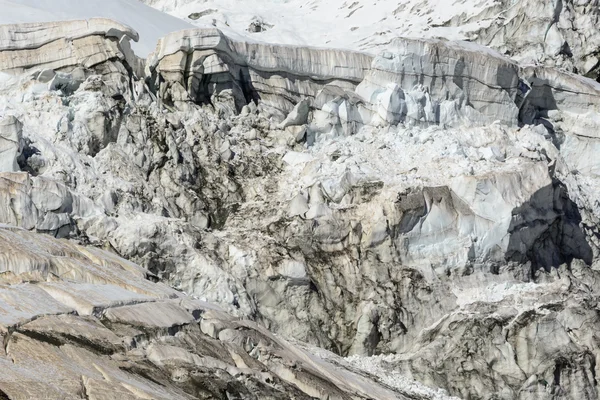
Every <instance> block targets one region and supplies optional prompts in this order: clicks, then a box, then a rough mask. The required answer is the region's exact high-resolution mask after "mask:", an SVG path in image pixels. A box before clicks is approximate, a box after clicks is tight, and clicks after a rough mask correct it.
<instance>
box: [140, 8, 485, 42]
mask: <svg viewBox="0 0 600 400" xmlns="http://www.w3.org/2000/svg"><path fill="white" fill-rule="evenodd" d="M141 1H143V2H144V3H146V4H148V5H151V6H153V7H155V8H157V9H159V10H162V11H165V12H167V13H170V14H172V15H175V16H177V17H180V18H185V19H187V20H188V21H190V22H192V23H195V24H196V25H198V26H205V25H207V24H209V25H210V24H214V25H215V26H216V27H218V28H220V29H222V30H224V31H225V32H227V33H228V34H231V33H232V32H235V33H237V34H238V35H240V36H245V37H247V38H252V39H253V40H261V41H265V42H269V43H282V44H298V45H306V46H319V47H323V46H327V47H337V48H348V49H356V50H365V51H369V52H377V51H378V50H379V49H381V48H382V47H385V45H386V44H388V43H389V42H390V40H391V39H392V38H395V37H398V36H399V35H404V36H411V37H419V38H423V37H445V38H448V39H463V38H466V37H467V32H468V31H469V30H473V29H475V28H477V27H478V26H480V25H481V23H474V24H473V26H464V27H462V28H446V27H440V26H437V25H441V24H443V23H444V22H446V20H447V19H449V18H451V17H452V16H457V15H464V17H465V18H468V17H471V16H474V15H477V14H478V13H479V12H481V11H482V10H484V9H485V8H486V7H489V6H490V5H492V4H494V2H495V1H494V0H476V1H447V0H431V1H427V2H424V1H423V0H402V1H385V0H376V1H372V0H330V1H319V0H311V1H308V2H307V1H303V0H284V1H281V0H279V1H278V0H259V1H252V3H251V5H249V4H248V2H247V1H243V0H207V1H206V0H141ZM194 14H196V15H194ZM190 16H191V18H190ZM196 18H197V19H196ZM252 23H257V24H258V25H261V24H262V29H265V30H264V31H262V32H251V31H249V30H248V28H249V27H250V25H251V24H252ZM251 30H252V29H251Z"/></svg>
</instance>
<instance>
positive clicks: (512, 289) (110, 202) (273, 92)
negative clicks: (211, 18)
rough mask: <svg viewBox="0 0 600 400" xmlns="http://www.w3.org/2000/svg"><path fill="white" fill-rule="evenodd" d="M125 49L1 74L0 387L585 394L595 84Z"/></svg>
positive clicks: (163, 48) (516, 70) (215, 37)
mask: <svg viewBox="0 0 600 400" xmlns="http://www.w3.org/2000/svg"><path fill="white" fill-rule="evenodd" d="M67 27H68V25H67ZM67 27H63V28H61V29H62V30H66V29H67ZM117 27H118V25H117ZM12 29H13V30H10V29H9V31H8V32H9V33H8V34H7V35H8V36H6V37H11V35H13V34H14V32H15V29H17V28H15V27H13V28H12ZM69 29H70V28H69ZM11 32H12V33H11ZM106 32H110V29H109V30H107V31H106ZM13 36H14V35H13ZM132 37H135V34H131V35H124V36H122V37H121V39H120V41H119V43H118V44H115V41H114V39H113V37H112V36H111V35H109V34H108V33H104V34H96V33H90V34H89V35H88V34H86V36H84V38H95V39H94V40H96V39H98V40H103V41H104V43H109V44H111V46H112V45H115V46H116V47H112V48H115V49H117V50H116V53H115V56H112V55H111V56H110V57H107V58H106V59H103V58H102V61H100V62H99V63H98V64H96V63H91V64H88V63H86V61H85V60H79V61H77V62H78V63H77V64H73V65H64V66H62V67H60V68H58V69H60V71H57V70H55V68H54V67H52V66H49V65H47V64H46V63H45V62H41V63H40V64H39V65H31V66H29V67H27V68H26V70H27V71H26V73H22V72H25V71H24V70H19V69H15V68H12V67H7V68H5V71H8V72H9V73H10V75H7V74H6V73H2V74H0V89H1V91H0V117H1V121H8V122H7V123H6V126H7V128H5V129H3V130H0V132H1V133H2V137H7V138H12V137H13V136H14V137H18V138H19V140H18V143H19V146H18V147H16V146H15V145H14V143H16V142H17V141H16V140H13V141H12V142H10V141H9V142H6V143H7V146H6V148H7V151H6V152H4V153H2V155H3V162H4V160H6V165H10V166H11V168H10V169H7V170H6V171H5V172H2V173H0V199H2V201H1V203H2V204H3V205H4V206H3V207H0V222H2V223H5V224H8V225H10V226H11V227H10V228H9V227H6V228H2V229H0V238H1V237H5V239H4V240H5V242H6V244H5V246H4V247H3V248H5V249H6V250H5V251H4V252H3V253H2V254H3V256H2V257H4V262H5V263H6V265H7V267H6V268H5V269H6V271H7V272H6V274H4V278H2V279H6V280H5V282H6V284H5V286H6V287H7V288H6V294H5V295H2V296H0V300H2V299H5V300H2V301H4V302H5V303H6V311H5V312H4V313H2V312H0V317H1V318H0V321H2V318H4V319H5V320H6V322H5V326H6V328H5V331H6V332H7V333H6V335H5V336H6V339H5V343H8V346H5V350H4V352H5V353H6V359H7V361H6V365H7V369H8V370H10V373H7V375H6V376H7V378H5V380H4V381H2V380H1V379H0V385H1V382H5V386H0V389H1V390H3V391H4V392H5V393H6V396H8V397H9V398H19V397H18V396H19V395H21V394H22V393H23V392H24V393H29V392H27V391H31V393H41V392H42V391H44V390H48V391H49V392H48V393H52V395H51V397H52V396H53V397H55V398H62V397H69V396H71V397H75V398H76V397H77V396H79V397H83V398H85V396H88V397H89V398H93V397H94V396H97V397H99V398H100V396H101V394H102V393H112V395H111V396H112V397H119V398H120V397H125V398H127V396H129V397H132V398H136V397H137V398H144V397H146V398H147V397H150V398H186V396H188V397H189V396H191V397H192V398H193V397H200V398H202V397H204V398H257V399H259V398H260V399H262V398H323V399H327V398H329V399H331V398H340V399H361V398H381V399H389V398H417V399H419V398H444V397H445V394H444V393H443V392H435V391H433V390H430V391H428V390H424V389H423V390H421V389H415V386H414V385H413V384H412V383H411V384H409V385H407V384H404V383H402V384H397V382H400V381H402V380H401V379H400V378H398V379H396V378H391V377H398V376H401V377H402V379H406V380H410V379H416V380H418V381H419V382H422V383H425V384H426V385H429V386H432V387H440V388H443V389H445V390H447V391H448V392H449V393H450V394H451V395H456V396H460V397H462V398H484V399H498V398H499V399H514V398H519V399H537V398H583V399H595V398H597V397H598V383H597V382H596V379H595V376H596V375H597V372H599V371H597V369H598V367H597V358H598V356H599V355H600V350H599V349H598V346H597V343H596V342H597V340H595V336H594V332H595V331H597V330H598V327H599V326H598V325H599V324H600V319H599V318H598V316H597V315H596V314H597V313H596V304H597V302H598V299H599V294H598V292H597V290H596V289H595V282H596V280H597V279H598V255H599V246H600V242H599V240H598V237H600V236H599V235H600V232H599V230H598V216H599V215H600V207H599V203H598V201H597V200H596V198H597V197H598V196H597V195H598V193H599V192H598V191H599V190H600V189H599V188H600V184H599V182H598V178H597V174H596V169H597V162H596V159H595V157H594V151H595V148H596V144H597V143H596V141H597V140H598V138H597V134H596V133H594V132H596V129H595V127H596V125H597V121H598V117H597V114H598V111H599V110H598V98H599V96H598V93H599V92H600V90H599V87H598V85H597V83H596V82H594V81H593V80H590V79H587V78H583V77H580V76H577V75H573V74H571V73H567V72H563V71H560V70H556V69H554V68H549V67H544V66H528V65H519V64H517V63H515V62H514V61H511V60H509V59H507V58H505V57H504V56H501V55H500V54H498V53H497V52H495V51H493V50H489V49H487V48H485V47H481V46H479V45H474V44H469V43H459V42H446V41H441V40H412V39H397V40H395V41H393V42H392V43H390V44H389V48H388V50H387V51H385V52H382V53H381V54H380V55H378V56H375V57H373V56H371V55H369V54H364V53H358V52H351V51H343V50H329V49H315V48H308V47H293V46H284V45H268V44H263V43H258V42H243V41H241V40H234V39H231V38H229V37H228V36H226V35H225V34H223V33H222V32H221V31H219V30H217V29H203V30H193V31H183V32H181V33H177V34H171V35H169V36H167V37H166V38H164V39H163V40H162V41H160V42H159V43H158V46H157V49H156V52H155V53H154V54H153V55H152V56H151V57H149V59H148V61H147V64H146V68H145V72H144V71H142V70H141V69H138V70H137V72H134V71H135V68H134V66H133V65H132V63H138V61H137V59H136V58H132V57H129V56H127V54H128V53H127V52H126V51H125V50H123V49H126V48H127V45H126V43H127V41H128V38H132ZM65 40H67V39H65ZM68 40H75V39H68ZM73 43H74V42H73ZM42 47H43V46H42ZM34 50H35V49H34ZM23 51H28V49H18V48H17V49H13V50H6V52H16V53H15V54H21V52H23ZM3 55H6V53H5V52H4V51H2V52H0V59H2V57H3ZM69 62H71V61H69ZM73 62H75V61H73ZM107 71H108V73H107ZM142 74H145V75H142ZM0 126H5V125H0ZM5 132H6V133H5ZM15 132H16V133H15ZM11 135H12V136H11ZM15 135H16V136H15ZM11 143H13V144H12V147H11V145H10V144H11ZM582 155H583V156H582ZM15 160H16V163H17V166H18V168H17V166H15V164H14V162H15ZM3 165H4V164H3ZM15 227H20V228H21V229H18V228H15ZM41 233H45V234H49V235H41ZM50 235H51V236H55V237H56V238H61V240H57V239H54V238H51V237H50ZM100 249H102V250H100ZM2 257H0V259H2ZM125 260H127V261H125ZM0 261H1V260H0ZM146 278H149V280H147V279H146ZM150 280H160V281H162V282H163V283H167V284H169V285H170V286H171V287H174V288H176V289H177V290H179V291H175V290H174V289H170V288H169V287H167V286H165V285H163V284H155V283H152V282H150ZM182 292H185V293H188V294H189V295H190V296H192V297H188V296H187V295H184V294H183V293H182ZM38 303H43V304H44V305H43V306H39V305H38ZM1 304H2V303H1V302H0V305H1ZM19 304H22V306H20V307H17V305H19ZM210 304H218V305H219V306H218V307H217V306H216V305H210ZM2 307H4V306H2ZM38 313H39V314H38ZM75 327H77V328H75ZM96 328H97V329H96ZM96 331H97V332H98V333H95V332H96ZM270 332H272V333H270ZM274 334H277V336H274ZM11 335H12V336H11ZM286 338H287V339H286ZM288 339H289V340H290V341H300V342H301V343H296V344H290V342H289V341H287V340H288ZM303 343H306V344H303ZM314 346H317V347H319V348H324V349H327V350H329V351H333V352H334V353H336V354H337V355H338V356H336V355H334V354H332V353H329V352H328V351H325V350H320V349H318V348H316V347H314ZM339 356H352V357H350V358H349V359H345V360H343V359H340V358H339ZM372 356H375V357H372ZM11 357H12V358H11ZM12 360H14V364H12V367H11V362H12ZM38 365H48V368H47V371H50V372H43V373H42V372H39V373H38V372H37V371H38V369H39V368H38ZM50 366H54V367H53V368H54V369H50ZM9 367H10V368H9ZM92 367H93V368H92ZM32 371H33V372H32ZM44 371H46V370H44ZM82 371H83V372H82ZM366 371H371V373H373V371H376V372H374V373H376V374H378V375H384V376H381V381H379V382H374V378H373V376H372V375H370V374H368V373H367V372H366ZM36 374H37V375H36ZM31 376H34V377H36V378H35V379H34V378H31ZM24 377H25V378H24ZM26 381H27V382H34V383H32V384H31V385H27V386H25V387H23V386H22V385H21V386H19V385H20V383H19V382H26ZM411 385H412V386H411ZM4 387H6V389H5V388H4ZM46 387H49V389H46Z"/></svg>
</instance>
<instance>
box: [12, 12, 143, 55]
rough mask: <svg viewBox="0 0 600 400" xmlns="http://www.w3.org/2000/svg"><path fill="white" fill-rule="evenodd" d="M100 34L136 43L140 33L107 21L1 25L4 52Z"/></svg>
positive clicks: (93, 19) (35, 47) (101, 19)
mask: <svg viewBox="0 0 600 400" xmlns="http://www.w3.org/2000/svg"><path fill="white" fill-rule="evenodd" d="M92 35H99V36H105V37H114V38H116V39H117V40H121V39H122V38H123V37H124V36H126V37H127V38H128V39H131V40H133V41H135V42H137V41H138V40H139V35H138V33H137V32H136V31H135V30H133V29H132V28H130V27H129V26H127V25H124V24H121V23H119V22H116V21H113V20H110V19H106V18H91V19H88V20H73V21H60V22H33V23H26V24H10V25H0V51H6V50H26V49H37V48H39V47H42V46H43V45H45V44H48V43H51V42H53V41H55V40H58V39H67V40H74V39H80V38H83V37H86V36H92Z"/></svg>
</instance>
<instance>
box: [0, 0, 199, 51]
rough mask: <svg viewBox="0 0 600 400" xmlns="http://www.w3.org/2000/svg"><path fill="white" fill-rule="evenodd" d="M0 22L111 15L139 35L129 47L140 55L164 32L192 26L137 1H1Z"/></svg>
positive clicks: (9, 22)
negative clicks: (136, 40) (137, 39)
mask: <svg viewBox="0 0 600 400" xmlns="http://www.w3.org/2000/svg"><path fill="white" fill-rule="evenodd" d="M0 10H1V11H0V24H17V23H24V22H49V21H61V20H74V19H89V18H94V17H103V18H110V19H113V20H115V21H118V22H121V23H122V24H126V25H129V26H131V27H132V28H133V29H135V30H136V31H137V32H138V33H139V35H140V41H139V42H138V43H132V48H133V50H134V51H135V52H136V54H137V55H138V56H140V57H146V56H147V55H148V54H149V53H150V52H152V51H153V50H154V49H155V47H156V43H157V42H158V39H160V38H161V37H163V36H165V35H166V34H168V33H170V32H174V31H179V30H183V29H189V28H191V27H193V26H192V25H190V24H188V23H187V22H185V21H182V20H180V19H177V18H174V17H172V16H170V15H167V14H164V13H161V12H160V11H157V10H155V9H153V8H151V7H148V6H146V5H144V4H142V3H141V2H139V1H137V0H75V1H74V0H51V1H50V0H0Z"/></svg>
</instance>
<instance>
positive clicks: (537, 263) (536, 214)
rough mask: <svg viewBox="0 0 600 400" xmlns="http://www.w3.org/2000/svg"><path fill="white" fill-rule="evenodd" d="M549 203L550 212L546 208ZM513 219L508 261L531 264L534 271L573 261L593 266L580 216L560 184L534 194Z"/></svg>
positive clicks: (514, 211)
mask: <svg viewBox="0 0 600 400" xmlns="http://www.w3.org/2000/svg"><path fill="white" fill-rule="evenodd" d="M549 201H551V203H550V204H552V208H549V207H547V206H546V205H545V204H548V203H549ZM512 215H513V218H512V221H511V224H510V227H509V230H508V232H509V234H510V240H509V244H508V249H507V252H506V258H507V260H510V261H517V262H522V263H523V262H527V261H530V262H531V264H532V270H533V271H535V270H538V269H540V268H544V269H545V270H546V271H550V269H551V268H552V267H558V266H560V265H561V264H564V263H567V264H570V263H571V262H572V261H573V259H580V260H583V261H584V262H585V263H586V264H588V265H590V264H591V263H592V258H593V252H592V248H591V247H590V245H589V243H588V242H587V239H586V235H585V233H584V232H583V230H582V229H581V226H580V224H581V221H582V218H581V214H580V212H579V209H578V207H577V204H575V203H574V202H573V201H572V200H571V199H570V198H569V194H568V191H567V189H566V187H565V186H564V184H563V183H562V182H560V181H559V180H556V179H555V180H554V181H553V183H552V185H548V186H545V187H543V188H541V189H540V190H538V191H537V192H535V193H534V194H533V196H532V197H531V199H530V200H529V201H527V202H525V203H524V204H522V205H521V206H520V207H516V208H515V209H514V210H513V211H512Z"/></svg>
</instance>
